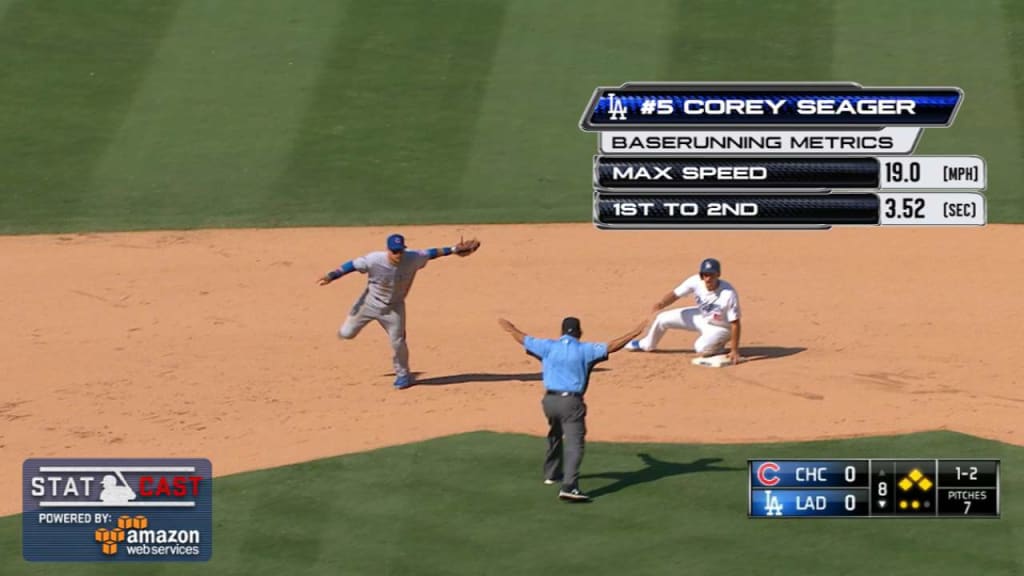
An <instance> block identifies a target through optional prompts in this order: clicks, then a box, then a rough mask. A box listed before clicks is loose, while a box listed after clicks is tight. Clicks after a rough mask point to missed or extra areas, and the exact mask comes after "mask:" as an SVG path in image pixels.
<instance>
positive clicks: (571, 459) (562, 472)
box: [541, 392, 587, 490]
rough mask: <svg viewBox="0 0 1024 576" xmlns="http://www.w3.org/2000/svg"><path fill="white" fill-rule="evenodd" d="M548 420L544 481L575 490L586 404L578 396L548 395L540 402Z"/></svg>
mask: <svg viewBox="0 0 1024 576" xmlns="http://www.w3.org/2000/svg"><path fill="white" fill-rule="evenodd" d="M541 405H542V406H543V407H544V416H546V417H547V419H548V426H549V429H548V451H547V455H546V456H545V457H544V478H546V479H557V478H561V479H562V489H563V490H572V489H573V488H576V487H577V486H576V485H577V482H578V481H579V478H580V462H582V461H583V445H584V438H585V437H586V435H587V422H586V418H587V405H586V403H584V402H583V398H582V397H580V396H562V395H561V394H559V393H557V392H556V393H548V394H545V395H544V399H543V400H542V401H541Z"/></svg>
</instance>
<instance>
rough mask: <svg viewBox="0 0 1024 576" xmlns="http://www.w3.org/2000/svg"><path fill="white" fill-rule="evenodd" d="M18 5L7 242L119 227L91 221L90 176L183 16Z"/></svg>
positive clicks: (6, 90) (0, 132) (7, 101)
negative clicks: (11, 237)
mask: <svg viewBox="0 0 1024 576" xmlns="http://www.w3.org/2000/svg"><path fill="white" fill-rule="evenodd" d="M178 4H179V2H178V1H177V0H163V1H160V2H132V1H117V2H106V3H104V5H103V9H97V7H96V6H95V5H94V4H93V3H91V2H80V1H78V0H60V1H57V0H52V1H48V2H32V1H29V0H25V1H19V2H14V3H13V4H12V5H10V6H9V7H8V8H7V11H6V14H5V15H4V18H3V20H2V22H0V157H2V158H3V168H2V170H0V234H10V233H27V232H42V231H55V230H83V229H91V228H95V227H106V226H109V225H111V224H112V222H110V221H108V220H107V219H106V218H107V217H106V215H104V214H96V213H88V212H86V211H85V210H84V209H83V201H84V200H85V199H86V198H87V197H88V196H89V195H90V194H91V190H90V176H91V174H92V171H93V169H94V166H95V164H96V163H97V162H98V161H99V159H100V157H101V155H102V154H103V150H104V149H105V148H106V147H107V145H108V144H109V143H110V141H111V140H112V138H113V137H114V134H115V133H116V131H117V128H118V126H119V125H120V124H121V121H122V119H123V117H124V114H125V111H126V110H127V107H128V105H129V103H130V102H131V99H132V96H133V95H134V94H135V92H136V90H137V89H138V87H139V85H140V83H141V82H142V80H143V78H145V74H146V69H147V67H148V66H149V64H150V61H151V58H152V56H153V53H154V51H155V49H156V47H157V45H158V44H159V42H160V39H161V38H162V36H163V34H164V31H165V30H166V28H167V26H168V24H169V23H170V21H171V20H172V19H173V17H174V14H175V11H176V10H177V8H178Z"/></svg>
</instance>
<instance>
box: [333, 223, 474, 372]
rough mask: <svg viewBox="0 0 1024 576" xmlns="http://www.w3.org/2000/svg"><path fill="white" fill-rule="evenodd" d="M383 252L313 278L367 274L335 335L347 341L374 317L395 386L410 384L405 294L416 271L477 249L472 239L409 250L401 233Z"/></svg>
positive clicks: (393, 236)
mask: <svg viewBox="0 0 1024 576" xmlns="http://www.w3.org/2000/svg"><path fill="white" fill-rule="evenodd" d="M387 248H388V249H387V251H378V252H370V253H369V254H367V255H365V256H361V257H359V258H356V259H354V260H349V261H348V262H345V263H344V264H342V265H341V266H339V267H338V268H336V269H335V270H331V271H330V272H328V273H327V274H324V275H323V276H322V277H320V278H319V279H318V280H317V283H318V284H320V285H321V286H326V285H328V284H330V283H331V282H334V281H335V280H337V279H338V278H341V277H342V276H344V275H346V274H348V273H350V272H356V271H358V272H362V273H363V274H366V275H367V283H366V289H365V290H364V291H363V294H362V295H361V296H360V297H359V299H358V300H356V303H355V304H354V305H353V306H352V310H351V311H350V312H349V314H348V318H346V319H345V323H344V324H342V325H341V328H339V329H338V337H339V338H342V339H345V340H350V339H352V338H355V337H356V335H358V334H359V331H360V330H362V329H363V326H366V325H367V324H368V323H369V322H370V321H371V320H376V321H377V322H378V323H379V324H380V325H381V327H382V328H384V330H385V331H386V332H387V333H388V338H390V339H391V349H392V350H393V351H394V357H393V359H392V361H393V363H394V365H395V389H397V390H403V389H405V388H408V387H410V386H412V385H413V377H412V374H411V373H410V372H409V346H408V344H407V343H406V340H405V297H406V296H407V295H408V294H409V289H410V288H411V287H412V282H413V280H414V279H415V278H416V273H417V272H418V271H419V270H420V269H421V268H423V267H424V266H426V265H427V262H429V261H431V260H433V259H435V258H440V257H441V256H449V255H451V254H456V255H458V256H469V255H470V254H472V253H474V252H476V251H477V249H478V248H480V241H478V240H476V239H472V240H464V241H459V243H458V244H456V245H454V246H445V247H443V248H430V249H427V250H409V249H407V248H406V246H405V237H403V236H402V235H401V234H392V235H391V236H388V241H387Z"/></svg>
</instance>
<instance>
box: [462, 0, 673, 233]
mask: <svg viewBox="0 0 1024 576" xmlns="http://www.w3.org/2000/svg"><path fill="white" fill-rule="evenodd" d="M672 5H673V3H672V2H669V1H652V2H645V3H644V5H643V9H637V10H634V9H623V6H622V4H621V2H617V1H611V0H595V1H593V2H547V1H545V0H526V1H521V2H513V3H510V4H509V6H508V13H507V15H506V16H505V26H504V28H503V30H502V34H501V42H500V44H499V46H498V49H497V55H496V56H495V60H494V67H493V68H492V69H491V74H490V76H489V77H488V79H487V88H486V92H485V94H484V96H483V102H482V108H481V112H480V115H479V117H478V120H477V123H476V126H475V128H474V136H473V146H472V152H471V158H470V161H469V165H468V166H467V168H466V171H465V174H464V177H463V179H462V182H461V185H460V187H459V190H460V192H461V195H460V203H461V205H462V206H463V207H464V209H465V210H467V211H468V212H470V213H472V214H473V215H475V216H476V217H479V218H483V219H486V220H487V221H499V222H528V221H537V220H540V221H563V222H564V221H586V220H589V219H590V217H591V213H592V202H593V200H592V194H593V193H592V184H591V178H592V177H591V171H592V160H591V157H592V156H593V155H594V154H595V153H596V135H593V134H585V133H583V132H581V131H580V130H579V120H580V116H582V114H583V109H584V108H585V107H586V105H587V103H588V102H589V100H590V96H591V94H592V93H593V91H594V88H596V87H597V86H601V85H619V84H621V83H623V82H627V81H630V80H654V79H657V78H658V64H659V55H660V52H661V49H662V46H663V43H664V42H666V41H667V38H668V37H669V35H670V34H671V29H672V27H673V26H674V25H675V23H674V22H673V21H672V19H671V18H670V15H671V14H672V12H673V9H672Z"/></svg>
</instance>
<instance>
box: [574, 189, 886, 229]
mask: <svg viewBox="0 0 1024 576" xmlns="http://www.w3.org/2000/svg"><path fill="white" fill-rule="evenodd" d="M878 206H879V204H878V196H877V195H876V194H871V193H862V194H807V193H800V194H772V195H751V194H671V193H664V194H644V195H637V194H636V193H635V192H634V193H629V194H622V193H615V192H606V191H603V190H599V191H598V194H597V198H596V199H595V209H594V222H595V225H596V226H597V227H598V228H601V227H609V228H630V229H635V230H642V229H677V228H682V227H687V226H698V225H719V226H724V225H745V226H831V225H833V224H861V225H875V224H878Z"/></svg>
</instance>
